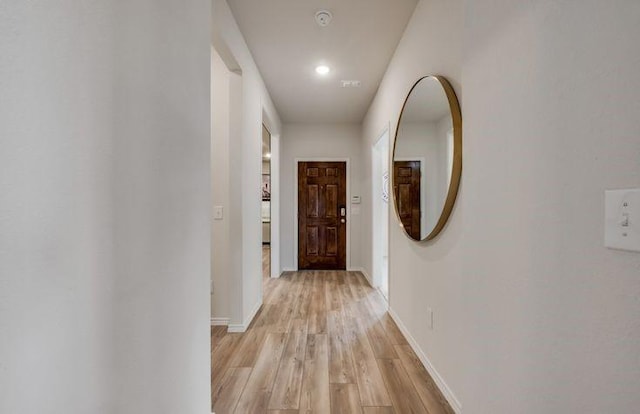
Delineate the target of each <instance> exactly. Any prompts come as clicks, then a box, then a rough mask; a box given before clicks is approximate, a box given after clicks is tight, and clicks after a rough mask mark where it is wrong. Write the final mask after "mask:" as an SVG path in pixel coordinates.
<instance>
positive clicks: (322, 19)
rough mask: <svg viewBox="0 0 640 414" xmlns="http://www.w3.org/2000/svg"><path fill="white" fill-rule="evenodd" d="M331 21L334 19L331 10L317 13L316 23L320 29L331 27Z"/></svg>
mask: <svg viewBox="0 0 640 414" xmlns="http://www.w3.org/2000/svg"><path fill="white" fill-rule="evenodd" d="M331 19H333V15H332V14H331V12H330V11H329V10H320V11H318V12H317V13H316V23H318V26H320V27H327V26H329V23H331Z"/></svg>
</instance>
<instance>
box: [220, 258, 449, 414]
mask: <svg viewBox="0 0 640 414" xmlns="http://www.w3.org/2000/svg"><path fill="white" fill-rule="evenodd" d="M264 298H265V300H264V305H263V306H262V308H261V310H260V312H259V314H258V315H257V316H256V318H255V320H254V322H253V323H252V325H251V326H250V327H249V329H248V330H247V332H245V333H244V334H232V333H229V334H227V333H225V331H226V328H225V327H213V328H212V333H211V335H212V361H213V366H212V372H213V373H212V379H211V382H212V384H211V388H212V393H213V395H212V397H213V404H214V411H215V412H216V413H217V414H225V413H267V412H269V413H276V412H280V413H282V412H287V413H293V412H300V413H303V412H304V413H329V412H332V413H364V414H367V413H396V414H400V413H429V414H436V413H452V412H453V411H452V410H451V408H449V406H448V405H447V403H446V401H445V399H444V398H443V397H442V396H441V394H440V393H439V391H437V388H436V386H435V384H434V383H433V381H432V380H431V378H430V376H429V375H428V373H427V372H426V370H425V369H424V368H423V366H422V364H421V363H420V361H419V359H418V358H417V357H416V356H415V354H414V353H413V351H412V350H411V348H410V346H409V345H408V344H407V341H406V339H405V338H404V337H403V336H402V334H401V333H400V331H399V329H398V328H397V326H396V325H395V323H394V322H393V321H392V319H391V317H390V316H389V314H388V313H387V312H386V310H385V304H384V302H383V299H382V297H381V296H380V294H379V293H378V292H377V291H376V290H374V289H373V288H371V287H370V286H369V284H368V282H367V280H366V279H365V278H364V276H363V275H362V274H361V273H359V272H334V271H314V272H289V273H285V274H284V275H283V276H282V277H281V278H280V279H265V284H264Z"/></svg>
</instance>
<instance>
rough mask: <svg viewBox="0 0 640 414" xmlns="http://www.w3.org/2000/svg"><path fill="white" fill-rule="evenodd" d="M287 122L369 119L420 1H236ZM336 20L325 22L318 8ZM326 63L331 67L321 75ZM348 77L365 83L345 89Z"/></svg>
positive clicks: (247, 36)
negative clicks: (368, 113)
mask: <svg viewBox="0 0 640 414" xmlns="http://www.w3.org/2000/svg"><path fill="white" fill-rule="evenodd" d="M228 3H229V6H230V7H231V10H232V12H233V14H234V17H235V19H236V21H237V22H238V26H240V30H241V31H242V33H243V35H244V37H245V40H246V42H247V44H248V46H249V49H250V50H251V53H252V55H253V58H254V60H255V61H256V64H257V65H258V68H259V69H260V73H261V74H262V77H263V79H264V81H265V83H266V85H267V89H268V90H269V93H270V95H271V98H272V99H273V102H274V104H275V106H276V108H277V110H278V113H279V114H280V117H281V118H282V120H283V122H300V123H302V122H336V123H337V122H361V121H362V119H363V118H364V115H365V114H366V111H367V109H368V107H369V105H370V104H371V101H372V99H373V97H374V95H375V93H376V91H377V89H378V85H379V83H380V81H381V80H382V77H383V75H384V72H385V70H386V68H387V65H388V63H389V61H390V60H391V56H392V55H393V52H394V50H395V48H396V46H397V44H398V42H399V40H400V37H401V36H402V33H403V32H404V29H405V27H406V25H407V23H408V21H409V18H410V17H411V14H412V13H413V10H414V8H415V5H416V3H417V0H268V1H266V0H228ZM321 9H325V10H329V11H330V12H331V13H332V14H333V19H332V21H331V23H330V24H329V26H327V27H320V26H318V24H317V23H316V21H315V17H314V16H315V13H316V12H317V11H318V10H321ZM319 64H326V65H328V66H329V67H330V68H331V72H330V73H329V74H328V75H326V76H320V75H318V74H316V72H315V67H316V66H317V65H319ZM342 80H359V81H361V86H360V87H358V88H342V86H341V81H342Z"/></svg>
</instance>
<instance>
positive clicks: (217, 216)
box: [213, 206, 224, 220]
mask: <svg viewBox="0 0 640 414" xmlns="http://www.w3.org/2000/svg"><path fill="white" fill-rule="evenodd" d="M223 212H224V211H223V208H222V206H213V219H214V220H222V217H223V215H224V214H223Z"/></svg>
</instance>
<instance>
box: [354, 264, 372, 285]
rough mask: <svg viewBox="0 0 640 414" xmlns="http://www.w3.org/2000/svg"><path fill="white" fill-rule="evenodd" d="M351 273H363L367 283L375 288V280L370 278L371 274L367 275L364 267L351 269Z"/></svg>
mask: <svg viewBox="0 0 640 414" xmlns="http://www.w3.org/2000/svg"><path fill="white" fill-rule="evenodd" d="M349 271H351V272H360V273H362V275H363V276H364V278H365V279H367V282H369V285H370V286H371V287H375V286H373V279H371V276H369V273H367V271H366V270H364V267H354V268H352V269H349Z"/></svg>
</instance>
